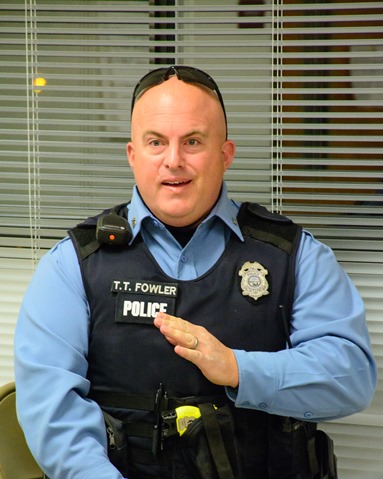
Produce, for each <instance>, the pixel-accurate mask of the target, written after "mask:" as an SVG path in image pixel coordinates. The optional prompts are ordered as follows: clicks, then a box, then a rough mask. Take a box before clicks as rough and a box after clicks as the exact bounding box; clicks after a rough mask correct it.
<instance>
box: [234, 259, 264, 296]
mask: <svg viewBox="0 0 383 479" xmlns="http://www.w3.org/2000/svg"><path fill="white" fill-rule="evenodd" d="M268 273H269V272H268V271H267V269H266V268H264V267H263V266H262V265H261V264H259V263H257V262H254V263H250V261H246V263H245V264H244V265H243V266H242V268H241V269H240V271H239V273H238V274H239V276H241V277H242V279H241V289H242V294H243V296H250V297H251V298H253V299H254V300H255V301H256V300H257V299H258V298H260V297H261V296H266V295H267V294H269V291H268V288H269V283H268V282H267V279H266V275H267V274H268Z"/></svg>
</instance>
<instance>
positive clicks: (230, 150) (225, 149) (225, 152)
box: [222, 140, 236, 171]
mask: <svg viewBox="0 0 383 479" xmlns="http://www.w3.org/2000/svg"><path fill="white" fill-rule="evenodd" d="M235 149H236V146H235V143H234V141H232V140H226V141H225V143H224V144H223V145H222V157H223V164H224V169H225V171H226V170H227V169H228V168H229V166H230V165H231V164H232V163H233V160H234V156H235Z"/></svg>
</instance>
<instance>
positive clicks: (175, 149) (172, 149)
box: [165, 144, 184, 169]
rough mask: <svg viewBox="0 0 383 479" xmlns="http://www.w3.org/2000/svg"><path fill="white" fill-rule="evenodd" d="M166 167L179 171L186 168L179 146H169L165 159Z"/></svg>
mask: <svg viewBox="0 0 383 479" xmlns="http://www.w3.org/2000/svg"><path fill="white" fill-rule="evenodd" d="M165 166H166V167H167V168H169V169H177V168H182V167H183V166H184V160H183V157H182V152H181V149H180V147H179V145H175V144H174V145H173V144H172V145H169V147H168V150H167V152H166V157H165Z"/></svg>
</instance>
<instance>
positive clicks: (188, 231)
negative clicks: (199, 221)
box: [165, 225, 197, 248]
mask: <svg viewBox="0 0 383 479" xmlns="http://www.w3.org/2000/svg"><path fill="white" fill-rule="evenodd" d="M165 226H166V229H167V230H168V231H169V233H171V234H172V236H174V238H175V239H176V240H177V241H178V243H179V244H180V245H181V246H182V247H183V248H184V247H185V246H186V245H187V244H188V243H189V241H190V240H191V237H192V236H193V235H194V233H195V230H196V229H197V226H195V225H192V226H179V227H178V226H169V225H165Z"/></svg>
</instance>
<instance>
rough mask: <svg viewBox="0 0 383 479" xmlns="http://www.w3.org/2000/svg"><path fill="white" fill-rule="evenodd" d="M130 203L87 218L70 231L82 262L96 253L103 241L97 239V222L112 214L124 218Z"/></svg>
mask: <svg viewBox="0 0 383 479" xmlns="http://www.w3.org/2000/svg"><path fill="white" fill-rule="evenodd" d="M127 204H128V203H122V204H119V205H117V206H114V207H113V208H108V209H106V210H104V211H103V212H102V213H100V214H98V215H96V216H91V217H89V218H87V219H86V220H85V221H83V222H82V223H79V224H78V225H77V226H75V227H74V228H72V229H71V230H69V231H68V234H69V236H70V238H71V239H72V241H73V244H74V246H75V249H76V252H77V256H78V257H79V259H80V260H84V259H85V258H87V257H88V256H90V255H91V254H92V253H95V252H96V251H97V250H98V249H99V248H100V246H101V245H102V241H99V239H98V238H97V221H98V219H99V218H100V217H101V216H105V215H108V214H111V213H115V214H117V215H119V216H122V217H124V216H125V214H124V212H125V208H126V206H127Z"/></svg>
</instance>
